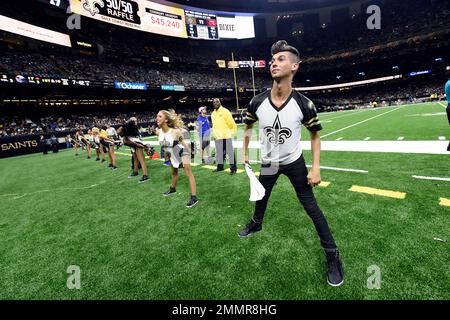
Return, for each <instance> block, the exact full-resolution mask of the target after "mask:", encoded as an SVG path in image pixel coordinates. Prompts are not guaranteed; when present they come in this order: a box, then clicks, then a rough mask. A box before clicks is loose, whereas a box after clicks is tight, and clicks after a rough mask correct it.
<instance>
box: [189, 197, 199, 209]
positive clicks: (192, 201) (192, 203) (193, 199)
mask: <svg viewBox="0 0 450 320" xmlns="http://www.w3.org/2000/svg"><path fill="white" fill-rule="evenodd" d="M197 202H198V199H197V197H196V196H191V200H189V202H188V203H187V205H186V208H192V207H193V206H195V205H196V204H197Z"/></svg>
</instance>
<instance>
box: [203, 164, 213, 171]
mask: <svg viewBox="0 0 450 320" xmlns="http://www.w3.org/2000/svg"><path fill="white" fill-rule="evenodd" d="M202 168H206V169H211V170H214V169H217V167H216V166H210V165H206V166H203V167H202Z"/></svg>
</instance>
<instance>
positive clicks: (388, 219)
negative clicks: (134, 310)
mask: <svg viewBox="0 0 450 320" xmlns="http://www.w3.org/2000/svg"><path fill="white" fill-rule="evenodd" d="M386 110H388V109H386ZM369 112H372V111H368V113H369ZM396 112H397V111H395V112H393V113H392V114H395V113H396ZM398 112H400V111H398ZM414 112H416V111H414ZM343 114H344V113H342V115H343ZM330 117H331V115H330ZM351 117H353V116H349V117H344V118H341V119H342V120H344V119H346V118H351ZM355 117H359V116H358V115H357V114H356V115H355ZM380 118H382V117H380ZM355 119H356V118H355ZM359 119H360V118H359ZM405 126H406V125H405ZM361 128H363V126H362V127H361ZM330 130H331V129H330ZM430 130H431V129H430ZM433 130H434V129H433ZM412 131H413V130H411V132H412ZM424 134H425V133H424ZM430 138H431V137H430ZM305 157H306V160H307V163H310V161H311V155H310V153H309V152H305ZM321 164H322V165H323V166H333V167H342V168H354V169H363V170H368V171H369V173H367V174H362V173H349V172H337V171H331V170H325V169H323V170H322V172H321V173H322V179H323V180H325V181H329V182H331V184H330V185H329V186H328V187H326V188H322V187H319V188H316V189H315V194H316V197H317V199H318V202H319V205H320V206H321V208H322V210H323V211H324V213H325V215H326V216H327V218H328V222H329V224H330V227H331V229H332V231H333V234H334V237H335V238H336V241H337V243H338V245H339V247H340V250H341V255H342V258H343V262H344V266H345V272H346V280H345V283H344V285H343V286H342V287H339V288H332V287H330V286H328V285H327V284H326V281H325V264H324V256H323V253H322V250H321V248H320V245H319V241H318V237H317V235H316V233H315V230H314V227H313V225H312V222H311V221H310V219H309V218H308V217H307V215H306V214H305V212H304V211H303V209H302V208H301V207H300V205H299V203H298V201H297V199H296V197H295V193H294V191H293V189H292V186H291V185H290V183H289V181H288V180H287V179H286V178H285V177H281V178H280V180H279V182H278V184H277V186H276V187H275V188H274V192H273V194H272V198H271V201H270V202H269V206H268V210H267V215H266V219H265V224H264V229H263V232H261V233H259V234H256V235H254V236H252V237H250V238H249V239H240V238H238V237H237V231H238V230H239V229H240V228H241V227H239V225H240V226H243V225H244V224H245V223H247V222H248V220H249V218H250V216H251V213H252V210H253V207H254V205H253V203H251V202H249V201H248V197H249V185H248V179H247V177H246V175H245V173H241V174H238V175H236V176H229V175H227V174H226V173H223V172H222V173H219V174H214V173H212V172H211V171H210V170H209V169H206V168H203V167H202V166H197V167H194V168H193V170H194V175H195V177H196V180H197V186H198V196H199V199H200V202H199V203H198V204H197V206H195V207H194V208H192V209H187V208H185V205H186V203H187V201H188V197H189V187H188V183H187V179H186V177H185V176H184V173H181V174H180V181H179V187H178V193H177V194H176V195H174V196H172V197H168V198H166V197H163V196H162V192H164V191H166V189H167V187H168V186H169V183H170V174H169V169H168V168H167V167H164V166H163V165H162V163H161V162H160V161H150V160H148V165H149V172H150V179H151V181H150V182H147V183H145V184H138V183H137V179H136V178H135V179H127V176H128V174H129V173H130V157H128V156H125V155H120V156H119V157H118V166H119V169H118V170H117V171H115V172H111V171H110V170H108V169H107V168H106V164H100V163H98V162H95V161H94V160H86V159H85V155H84V154H83V155H82V156H79V157H75V156H74V155H73V153H72V152H71V151H64V152H60V153H58V154H49V155H46V156H43V155H42V154H34V155H27V156H21V157H16V158H8V159H1V160H0V177H1V179H0V201H1V203H2V206H1V208H2V209H1V211H0V232H1V235H2V236H1V237H0V287H1V288H2V290H0V299H449V298H450V268H449V259H448V257H449V256H448V252H449V241H450V224H449V216H450V207H444V206H440V205H439V198H440V197H444V198H450V188H449V186H450V182H438V181H424V180H416V179H413V178H411V175H425V176H445V175H447V176H448V156H445V155H444V156H440V155H414V154H411V155H409V154H408V155H405V154H381V153H351V152H323V153H322V163H321ZM352 185H360V186H367V187H373V188H381V189H389V190H394V191H402V192H405V193H407V195H406V198H405V199H404V200H399V199H391V198H385V197H379V196H371V195H366V194H360V193H354V192H350V191H348V189H349V188H350V187H351V186H352ZM435 237H437V238H441V239H443V240H446V241H447V242H441V241H437V240H434V238H435ZM69 265H77V266H79V267H80V268H81V289H80V290H69V289H68V288H67V287H66V281H67V278H68V276H69V275H68V274H67V267H68V266H69ZM371 265H377V266H378V267H380V269H381V288H380V289H379V290H370V289H368V288H367V279H368V277H369V276H370V275H371V274H368V273H367V269H368V267H370V266H371Z"/></svg>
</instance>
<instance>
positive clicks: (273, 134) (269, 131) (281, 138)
mask: <svg viewBox="0 0 450 320" xmlns="http://www.w3.org/2000/svg"><path fill="white" fill-rule="evenodd" d="M264 134H265V135H266V136H267V138H269V142H270V143H271V144H274V145H276V146H277V145H279V144H283V143H284V142H285V141H286V139H289V137H290V136H291V135H292V131H291V130H290V129H289V128H286V127H283V126H282V125H281V121H280V118H279V117H278V115H277V117H276V118H275V121H274V123H273V125H272V126H271V127H264Z"/></svg>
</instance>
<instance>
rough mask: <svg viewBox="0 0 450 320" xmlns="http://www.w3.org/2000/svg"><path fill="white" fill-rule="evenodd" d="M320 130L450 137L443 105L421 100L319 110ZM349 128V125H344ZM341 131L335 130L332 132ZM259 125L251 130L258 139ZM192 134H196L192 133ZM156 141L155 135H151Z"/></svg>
mask: <svg viewBox="0 0 450 320" xmlns="http://www.w3.org/2000/svg"><path fill="white" fill-rule="evenodd" d="M318 116H319V119H320V121H321V123H322V126H323V130H322V131H320V135H321V136H323V138H322V139H323V140H324V141H325V140H336V139H338V138H342V140H364V139H365V138H367V137H370V140H397V139H398V138H399V137H404V140H405V141H408V140H413V141H414V140H438V138H439V137H441V136H444V137H446V139H447V140H449V138H450V129H449V126H448V120H447V116H446V114H445V108H444V107H443V106H442V105H440V104H438V103H436V102H430V103H420V104H414V105H403V106H400V107H399V106H394V107H386V108H371V109H359V110H351V111H343V112H327V113H319V115H318ZM347 127H348V128H347ZM342 129H344V130H342ZM338 130H342V131H339V132H336V133H334V132H335V131H338ZM258 132H259V130H258V128H257V125H255V129H254V130H253V133H252V139H253V140H257V138H258ZM243 136H244V125H242V124H239V125H238V131H237V133H236V135H235V139H237V140H242V139H243ZM302 136H303V137H307V138H308V137H309V133H308V131H307V129H305V128H304V127H302ZM191 137H192V138H194V137H195V134H194V133H193V132H192V134H191ZM150 140H156V137H152V138H150Z"/></svg>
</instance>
